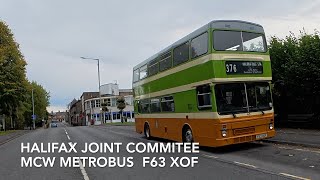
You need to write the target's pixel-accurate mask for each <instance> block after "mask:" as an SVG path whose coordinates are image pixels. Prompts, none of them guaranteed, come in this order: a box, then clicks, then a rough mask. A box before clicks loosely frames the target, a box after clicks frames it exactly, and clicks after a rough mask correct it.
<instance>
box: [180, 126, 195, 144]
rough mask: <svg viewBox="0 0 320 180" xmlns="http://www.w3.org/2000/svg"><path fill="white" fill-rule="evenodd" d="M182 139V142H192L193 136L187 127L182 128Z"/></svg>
mask: <svg viewBox="0 0 320 180" xmlns="http://www.w3.org/2000/svg"><path fill="white" fill-rule="evenodd" d="M182 138H183V142H190V143H191V142H193V134H192V130H191V128H190V127H189V126H186V127H184V128H183V131H182Z"/></svg>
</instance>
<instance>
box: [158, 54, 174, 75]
mask: <svg viewBox="0 0 320 180" xmlns="http://www.w3.org/2000/svg"><path fill="white" fill-rule="evenodd" d="M171 67H172V62H171V52H168V53H166V54H164V55H162V56H161V57H160V61H159V69H160V71H165V70H167V69H169V68H171Z"/></svg>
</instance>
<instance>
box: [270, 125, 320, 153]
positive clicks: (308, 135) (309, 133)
mask: <svg viewBox="0 0 320 180" xmlns="http://www.w3.org/2000/svg"><path fill="white" fill-rule="evenodd" d="M264 141H265V142H272V143H280V144H289V145H296V146H303V147H311V148H319V149H320V130H309V129H290V128H278V129H276V136H275V137H273V138H270V139H266V140H264Z"/></svg>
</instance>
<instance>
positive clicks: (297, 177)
mask: <svg viewBox="0 0 320 180" xmlns="http://www.w3.org/2000/svg"><path fill="white" fill-rule="evenodd" d="M280 174H281V175H283V176H287V177H291V178H295V179H302V180H311V179H309V178H304V177H300V176H295V175H292V174H287V173H280Z"/></svg>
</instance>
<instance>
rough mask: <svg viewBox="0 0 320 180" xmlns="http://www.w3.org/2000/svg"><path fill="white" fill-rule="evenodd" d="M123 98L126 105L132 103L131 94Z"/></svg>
mask: <svg viewBox="0 0 320 180" xmlns="http://www.w3.org/2000/svg"><path fill="white" fill-rule="evenodd" d="M124 99H125V103H126V105H129V106H132V104H133V98H132V97H131V96H129V97H125V98H124Z"/></svg>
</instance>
